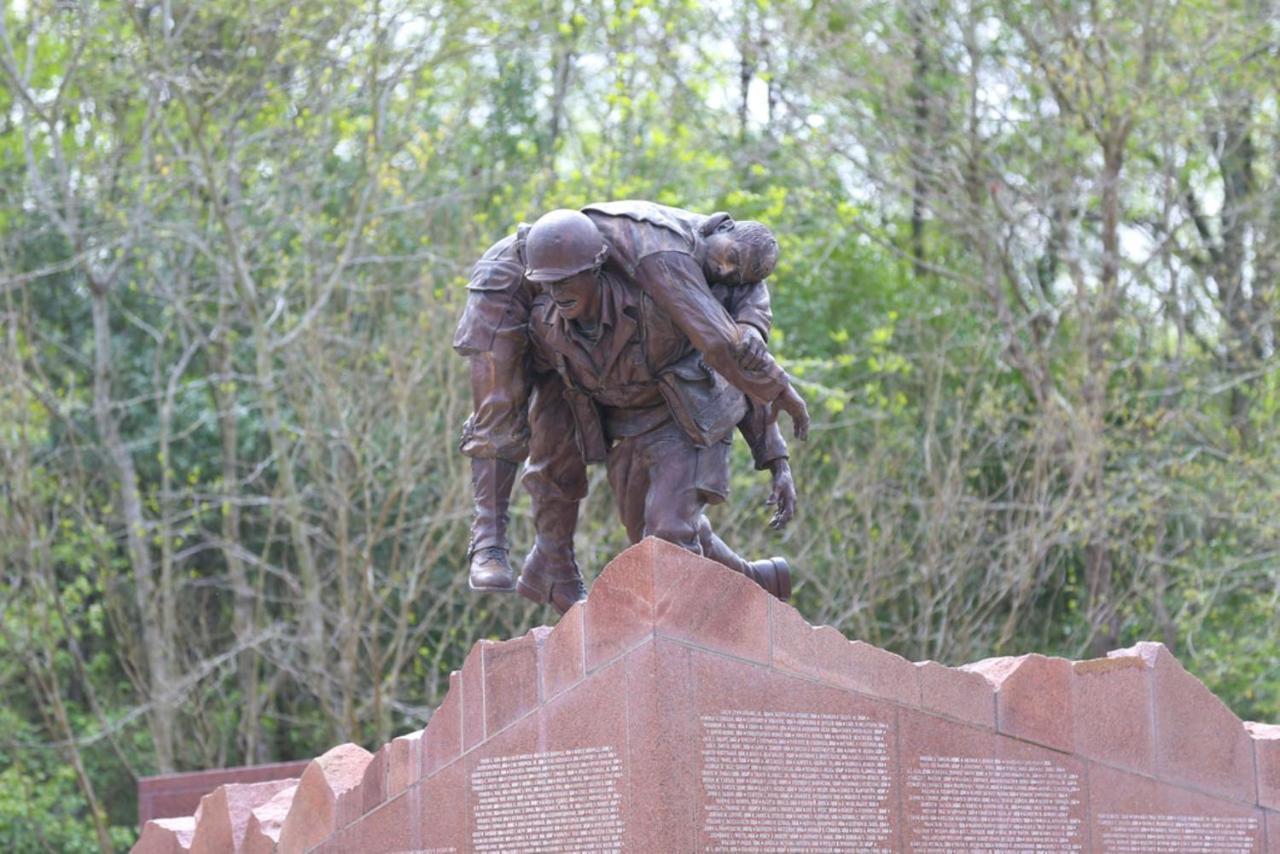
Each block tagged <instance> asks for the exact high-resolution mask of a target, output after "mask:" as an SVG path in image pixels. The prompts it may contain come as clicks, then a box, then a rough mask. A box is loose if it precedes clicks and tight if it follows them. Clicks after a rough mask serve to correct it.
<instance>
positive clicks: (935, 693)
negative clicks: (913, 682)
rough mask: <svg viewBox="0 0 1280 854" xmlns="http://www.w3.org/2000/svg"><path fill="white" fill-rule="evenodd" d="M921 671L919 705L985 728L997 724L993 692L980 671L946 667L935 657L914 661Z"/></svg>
mask: <svg viewBox="0 0 1280 854" xmlns="http://www.w3.org/2000/svg"><path fill="white" fill-rule="evenodd" d="M916 671H917V672H918V673H919V674H920V708H922V709H924V710H925V711H929V712H935V713H937V714H940V715H943V716H945V717H949V718H955V719H956V720H959V721H964V722H965V723H971V724H977V725H978V726H980V727H985V728H986V729H995V728H996V693H995V689H994V688H993V687H992V686H991V683H990V682H988V681H987V680H986V679H984V678H983V677H982V675H981V674H978V673H972V672H970V671H967V670H960V669H957V668H954V667H946V666H944V665H941V664H939V663H938V662H936V661H919V662H916Z"/></svg>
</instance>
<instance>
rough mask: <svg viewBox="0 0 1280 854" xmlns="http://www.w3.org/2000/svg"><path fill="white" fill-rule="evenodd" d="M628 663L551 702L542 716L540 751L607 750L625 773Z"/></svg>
mask: <svg viewBox="0 0 1280 854" xmlns="http://www.w3.org/2000/svg"><path fill="white" fill-rule="evenodd" d="M624 661H625V660H617V661H614V662H613V663H611V664H609V665H606V666H605V667H602V668H601V669H600V670H597V671H596V672H595V673H593V674H592V675H591V678H590V679H588V680H586V681H584V682H581V683H579V684H577V685H575V686H573V687H572V688H570V689H569V690H568V691H566V692H564V693H563V694H560V695H559V696H557V697H555V698H553V699H551V700H549V701H547V703H546V705H545V706H543V707H542V709H541V710H540V711H539V713H538V745H539V747H538V749H539V750H579V749H583V748H595V747H607V748H609V749H611V750H613V751H614V752H615V753H616V754H617V755H618V759H619V762H620V763H621V764H622V767H623V770H624V771H625V765H626V752H627V670H626V666H625V663H624Z"/></svg>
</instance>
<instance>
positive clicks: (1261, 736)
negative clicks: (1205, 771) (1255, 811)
mask: <svg viewBox="0 0 1280 854" xmlns="http://www.w3.org/2000/svg"><path fill="white" fill-rule="evenodd" d="M1244 726H1245V731H1246V732H1248V733H1249V737H1250V738H1251V739H1253V755H1254V761H1255V762H1256V763H1257V766H1258V803H1259V804H1261V805H1262V806H1264V807H1266V808H1267V809H1271V810H1280V726H1276V725H1274V724H1259V723H1253V722H1252V721H1250V722H1249V723H1246V724H1245V725H1244ZM1275 844H1276V845H1278V846H1280V839H1276V840H1275Z"/></svg>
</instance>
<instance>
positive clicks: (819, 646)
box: [771, 601, 920, 707]
mask: <svg viewBox="0 0 1280 854" xmlns="http://www.w3.org/2000/svg"><path fill="white" fill-rule="evenodd" d="M771 613H772V616H771V620H772V625H773V657H772V661H773V666H774V667H775V668H777V669H778V670H780V671H783V672H786V673H794V674H799V675H802V676H808V677H810V678H812V679H817V680H819V681H820V682H825V683H827V684H829V685H834V686H836V687H838V688H846V689H848V690H850V691H857V692H858V693H860V694H866V695H868V696H872V697H882V698H884V699H886V700H892V701H894V702H895V703H901V704H903V705H905V706H913V707H916V706H919V705H920V675H919V673H918V672H917V670H916V667H915V665H913V664H912V663H911V662H909V661H907V660H906V659H905V658H902V657H901V656H897V655H894V654H893V653H891V652H887V651H885V650H883V649H879V648H878V647H874V646H871V645H870V644H867V643H863V642H862V641H850V640H848V639H846V638H845V636H844V635H842V634H840V632H838V631H836V630H835V629H833V628H832V627H831V626H819V627H816V628H815V627H813V626H811V625H809V624H808V623H807V622H805V619H804V617H801V616H800V614H799V613H797V612H796V610H795V609H794V608H792V607H791V606H789V605H785V604H783V603H781V602H776V601H775V602H773V603H771Z"/></svg>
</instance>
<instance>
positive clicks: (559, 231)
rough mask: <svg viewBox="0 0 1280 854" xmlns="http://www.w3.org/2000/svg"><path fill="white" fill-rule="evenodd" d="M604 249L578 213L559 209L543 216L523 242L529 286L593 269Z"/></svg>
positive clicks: (591, 225) (596, 232)
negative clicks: (530, 283)
mask: <svg viewBox="0 0 1280 854" xmlns="http://www.w3.org/2000/svg"><path fill="white" fill-rule="evenodd" d="M606 252H608V247H607V246H606V245H605V242H604V238H603V237H602V236H601V235H600V230H599V229H598V228H596V226H595V223H593V222H592V221H591V220H590V219H588V218H587V215H586V214H584V213H582V212H581V211H574V210H567V209H561V210H556V211H552V212H551V213H548V214H544V215H543V216H542V217H541V218H540V219H539V220H538V221H537V222H535V223H534V224H533V228H531V229H529V236H528V237H527V238H526V239H525V244H524V257H525V261H526V262H527V263H528V265H529V266H528V269H526V270H525V272H524V275H525V278H526V279H528V280H529V281H531V282H558V281H559V280H561V279H567V278H569V277H570V276H576V275H577V274H578V273H583V272H586V271H587V270H590V269H592V268H593V267H597V266H599V265H600V264H602V263H603V262H604V257H605V253H606Z"/></svg>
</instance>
